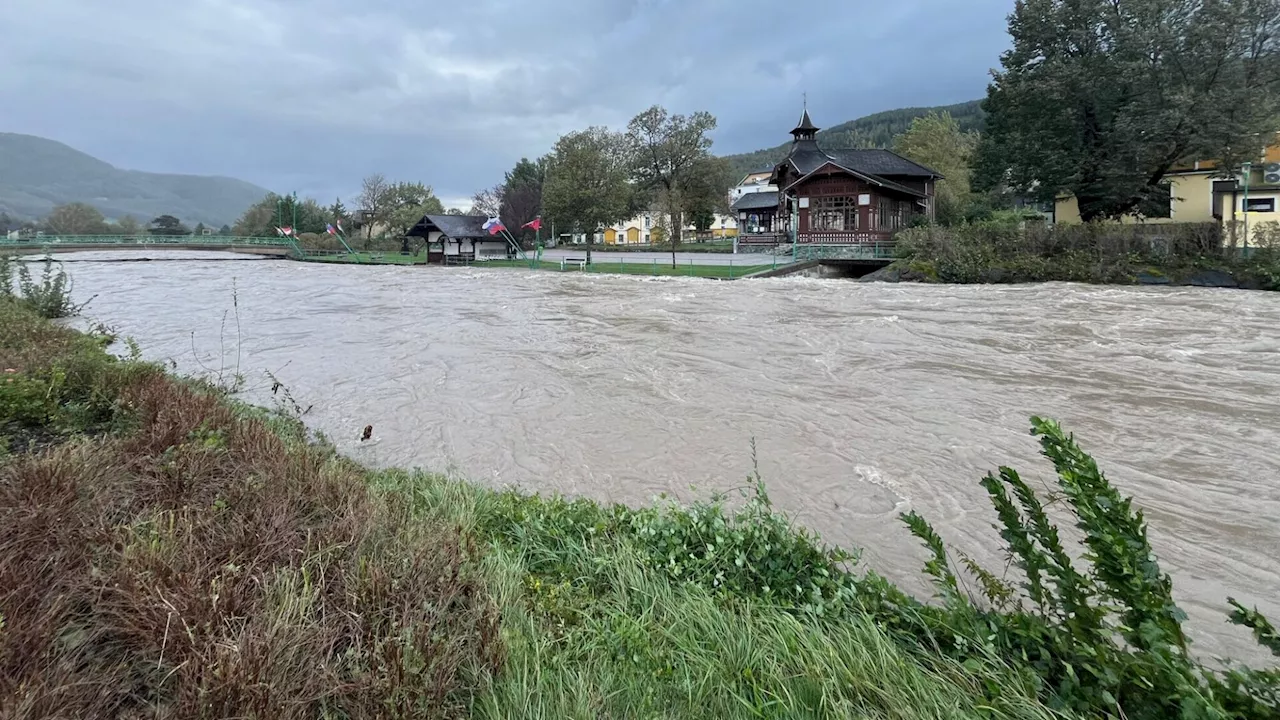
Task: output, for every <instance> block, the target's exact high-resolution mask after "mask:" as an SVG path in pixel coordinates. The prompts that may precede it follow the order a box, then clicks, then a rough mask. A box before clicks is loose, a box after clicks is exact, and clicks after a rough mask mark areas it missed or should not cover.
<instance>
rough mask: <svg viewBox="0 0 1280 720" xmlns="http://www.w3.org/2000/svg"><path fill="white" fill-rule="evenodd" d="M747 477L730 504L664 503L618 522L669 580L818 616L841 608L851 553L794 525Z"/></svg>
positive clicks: (847, 592) (849, 591)
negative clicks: (735, 503) (747, 485)
mask: <svg viewBox="0 0 1280 720" xmlns="http://www.w3.org/2000/svg"><path fill="white" fill-rule="evenodd" d="M753 480H754V488H753V489H752V490H751V491H743V492H742V497H743V499H744V503H743V504H742V506H741V507H739V508H737V509H735V510H728V509H727V508H726V506H725V504H724V498H715V499H713V500H712V501H711V502H707V503H697V504H694V505H692V506H691V507H687V508H686V507H681V506H678V505H675V504H673V503H667V504H663V505H659V506H656V507H651V508H643V509H640V510H631V511H626V512H623V513H621V516H620V525H621V529H622V530H623V532H625V533H626V534H627V535H628V537H629V538H631V540H632V542H634V543H635V545H636V546H638V547H639V548H640V549H641V550H642V552H644V553H645V554H646V555H647V556H648V558H649V562H650V563H651V564H652V566H654V567H657V568H661V569H662V570H663V571H664V572H666V573H667V574H668V575H669V576H670V577H671V578H672V579H673V580H677V581H689V582H694V583H697V584H699V585H702V586H704V587H707V588H710V589H712V590H714V591H720V592H723V593H727V594H730V595H753V596H758V597H762V598H765V599H768V600H771V601H774V602H781V603H783V604H785V605H787V606H791V607H795V608H798V609H801V610H803V611H806V612H813V613H815V614H818V615H824V614H826V613H828V612H830V611H832V609H833V608H840V607H843V606H844V605H845V604H846V603H847V602H848V601H849V600H850V598H851V597H852V596H853V585H854V582H853V577H852V576H851V575H850V574H849V573H848V572H847V571H846V570H845V569H844V566H845V564H846V563H849V562H852V561H853V560H855V557H854V556H853V555H852V554H849V553H846V552H844V551H841V550H838V549H831V548H826V547H824V546H822V545H821V544H820V543H819V541H818V539H817V538H816V537H815V536H813V535H811V534H810V533H808V532H807V531H805V530H804V529H803V528H796V527H795V526H794V525H792V523H791V522H790V521H789V520H788V519H787V518H786V517H785V516H783V515H781V514H780V513H777V512H775V511H774V509H773V506H772V504H771V503H770V502H769V496H768V494H767V493H766V492H765V488H764V483H763V482H762V481H761V480H760V478H759V477H758V476H756V477H754V478H753Z"/></svg>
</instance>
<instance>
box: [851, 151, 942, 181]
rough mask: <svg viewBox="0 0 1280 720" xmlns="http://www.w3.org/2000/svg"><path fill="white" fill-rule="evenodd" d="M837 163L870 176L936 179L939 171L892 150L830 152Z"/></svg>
mask: <svg viewBox="0 0 1280 720" xmlns="http://www.w3.org/2000/svg"><path fill="white" fill-rule="evenodd" d="M827 154H828V155H830V156H831V157H832V158H833V159H835V161H836V162H838V163H840V164H841V165H843V166H844V167H847V168H849V169H850V170H857V171H858V172H864V173H868V174H870V175H898V176H903V177H919V178H935V177H940V175H939V174H938V173H937V171H935V170H932V169H930V168H927V167H925V166H923V165H921V164H919V163H916V162H912V161H910V160H908V159H906V158H904V157H902V156H901V155H899V154H898V153H896V152H893V151H892V150H879V149H866V150H828V151H827Z"/></svg>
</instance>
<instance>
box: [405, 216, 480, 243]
mask: <svg viewBox="0 0 1280 720" xmlns="http://www.w3.org/2000/svg"><path fill="white" fill-rule="evenodd" d="M488 220H489V218H487V217H485V216H484V215H423V216H422V219H421V220H419V221H418V222H417V224H416V225H414V226H413V227H412V228H410V229H409V232H407V233H405V234H406V235H408V236H410V237H426V236H427V233H429V232H431V231H432V230H439V231H440V232H442V233H444V234H445V236H446V237H450V238H454V239H455V240H456V239H459V238H462V239H468V238H488V237H489V231H487V230H485V229H484V224H485V223H486V222H488Z"/></svg>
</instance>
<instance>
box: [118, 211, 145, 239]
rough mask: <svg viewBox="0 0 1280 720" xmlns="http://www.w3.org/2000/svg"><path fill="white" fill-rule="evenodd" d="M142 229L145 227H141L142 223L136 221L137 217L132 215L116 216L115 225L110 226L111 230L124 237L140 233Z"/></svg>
mask: <svg viewBox="0 0 1280 720" xmlns="http://www.w3.org/2000/svg"><path fill="white" fill-rule="evenodd" d="M144 230H145V228H143V227H142V223H141V222H139V221H138V218H136V217H134V216H132V215H125V216H124V217H121V218H116V222H115V227H114V228H112V232H114V233H117V234H119V235H123V236H125V237H134V236H136V235H141V234H142V233H143V231H144Z"/></svg>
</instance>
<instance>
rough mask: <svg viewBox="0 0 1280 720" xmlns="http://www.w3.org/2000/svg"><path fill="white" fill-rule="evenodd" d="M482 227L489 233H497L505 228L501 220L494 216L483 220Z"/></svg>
mask: <svg viewBox="0 0 1280 720" xmlns="http://www.w3.org/2000/svg"><path fill="white" fill-rule="evenodd" d="M484 229H485V230H488V231H489V234H490V235H497V234H498V233H500V232H502V231H503V230H506V229H507V228H506V226H505V225H503V224H502V221H501V220H499V219H498V218H496V217H491V218H489V219H488V220H487V221H486V222H485V224H484Z"/></svg>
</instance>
